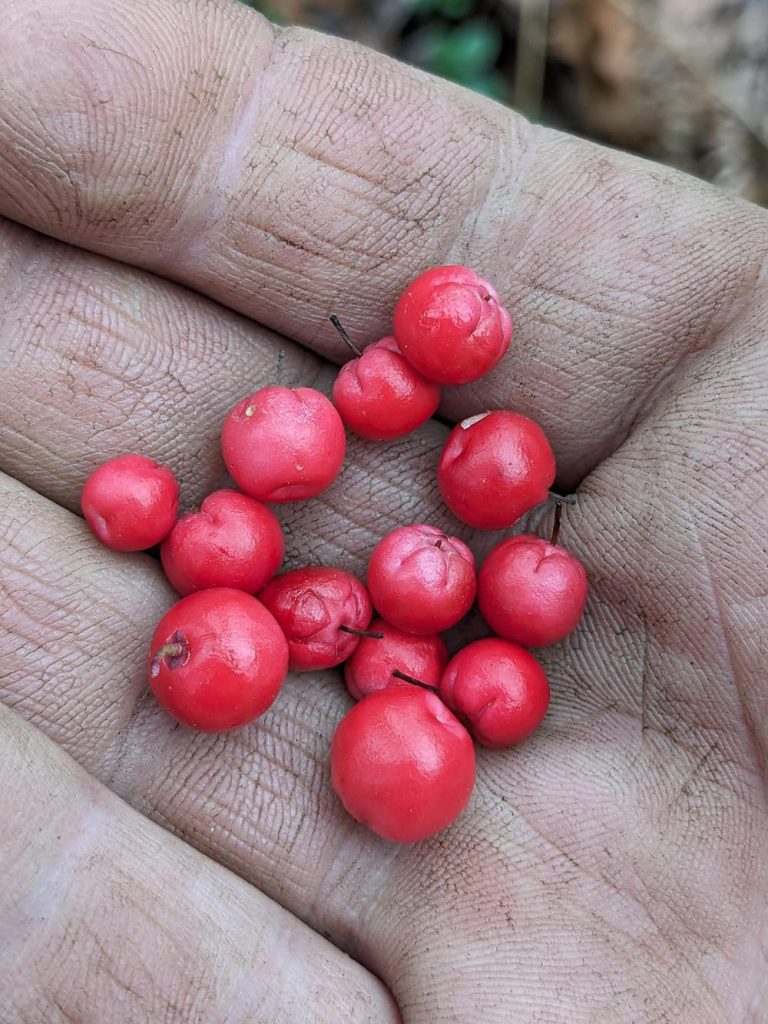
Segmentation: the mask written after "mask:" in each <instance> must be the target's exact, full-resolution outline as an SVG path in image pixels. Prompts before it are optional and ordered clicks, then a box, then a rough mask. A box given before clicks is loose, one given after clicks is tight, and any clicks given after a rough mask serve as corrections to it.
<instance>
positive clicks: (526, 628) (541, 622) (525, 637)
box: [477, 533, 587, 647]
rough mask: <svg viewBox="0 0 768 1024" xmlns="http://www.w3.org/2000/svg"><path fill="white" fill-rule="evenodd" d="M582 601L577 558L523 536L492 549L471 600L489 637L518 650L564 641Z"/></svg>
mask: <svg viewBox="0 0 768 1024" xmlns="http://www.w3.org/2000/svg"><path fill="white" fill-rule="evenodd" d="M586 599H587V574H586V572H585V571H584V566H583V565H582V564H581V562H580V561H579V560H578V558H576V557H574V555H572V554H571V553H570V552H569V551H566V550H565V548H563V547H560V545H559V544H551V543H550V542H549V541H547V540H543V539H542V538H541V537H535V536H533V535H532V534H528V533H526V534H519V535H518V536H516V537H509V538H507V539H506V540H503V541H502V542H501V543H500V544H497V545H496V547H495V548H494V549H493V550H492V551H491V553H490V554H489V555H488V557H487V558H486V560H485V562H484V563H483V567H482V569H481V570H480V574H479V576H478V582H477V601H478V604H479V606H480V611H481V612H482V614H483V617H484V618H485V621H486V622H487V623H488V625H489V626H490V627H491V629H492V630H493V631H494V633H498V634H499V636H503V637H505V638H506V639H507V640H513V641H514V642H515V643H518V644H522V645H523V646H524V647H543V646H545V645H546V644H554V643H557V641H558V640H562V639H563V637H565V636H568V634H569V633H570V632H571V631H572V630H574V629H575V628H576V626H577V625H578V623H579V620H580V619H581V616H582V614H583V613H584V604H585V602H586Z"/></svg>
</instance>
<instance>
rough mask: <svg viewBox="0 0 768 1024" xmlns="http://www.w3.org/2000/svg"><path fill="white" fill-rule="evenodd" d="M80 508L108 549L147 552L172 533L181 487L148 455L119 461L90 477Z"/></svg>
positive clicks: (121, 456)
mask: <svg viewBox="0 0 768 1024" xmlns="http://www.w3.org/2000/svg"><path fill="white" fill-rule="evenodd" d="M80 503H81V506H82V509H83V515H84V516H85V521H86V522H87V523H88V525H89V526H90V528H91V529H92V530H93V532H94V533H95V534H96V536H97V537H98V538H99V540H100V541H101V542H102V543H103V544H106V545H107V547H110V548H114V549H115V550H116V551H145V550H146V549H147V548H151V547H154V545H155V544H159V543H160V541H161V540H164V538H165V537H167V536H168V534H169V533H170V532H171V530H172V529H173V524H174V523H175V522H176V515H177V512H178V509H179V485H178V483H177V482H176V477H175V476H174V475H173V473H172V472H171V471H170V469H168V468H167V467H166V466H161V465H160V464H159V463H157V462H153V460H152V459H148V458H146V456H144V455H120V456H119V457H118V458H116V459H110V461H109V462H105V463H103V465H101V466H99V468H98V469H95V470H94V471H93V473H91V475H90V476H89V477H88V479H87V480H86V482H85V487H83V493H82V497H81V502H80Z"/></svg>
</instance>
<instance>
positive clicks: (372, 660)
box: [344, 619, 448, 700]
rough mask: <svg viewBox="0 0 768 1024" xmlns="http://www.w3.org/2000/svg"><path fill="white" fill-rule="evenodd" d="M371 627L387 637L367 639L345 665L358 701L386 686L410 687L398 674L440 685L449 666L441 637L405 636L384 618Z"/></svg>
mask: <svg viewBox="0 0 768 1024" xmlns="http://www.w3.org/2000/svg"><path fill="white" fill-rule="evenodd" d="M368 628H369V629H370V631H371V632H372V633H383V634H384V636H383V638H382V639H380V640H378V639H373V638H368V637H364V638H363V639H362V640H361V641H360V643H359V644H358V645H357V647H356V648H355V650H354V651H353V652H352V654H351V655H350V657H349V658H348V660H347V661H346V663H345V665H344V681H345V682H346V684H347V689H348V690H349V692H350V693H351V694H352V696H353V697H354V698H355V700H359V699H360V698H361V697H365V696H366V694H369V693H375V692H376V690H383V689H385V688H386V687H387V686H409V685H411V684H410V683H409V682H408V681H407V680H404V679H402V678H401V676H397V675H394V674H393V673H395V672H399V673H401V674H402V675H406V676H410V677H411V678H413V679H417V680H418V681H419V682H420V683H424V685H425V686H434V687H435V688H437V687H438V686H439V684H440V677H441V675H442V674H443V669H444V668H445V666H446V664H447V663H448V652H447V650H446V648H445V643H444V642H443V639H442V637H439V636H415V635H414V634H413V633H404V632H403V631H402V630H401V629H396V628H395V627H394V626H391V625H390V624H389V623H388V622H385V621H384V619H374V620H373V622H372V623H371V624H370V626H369V627H368Z"/></svg>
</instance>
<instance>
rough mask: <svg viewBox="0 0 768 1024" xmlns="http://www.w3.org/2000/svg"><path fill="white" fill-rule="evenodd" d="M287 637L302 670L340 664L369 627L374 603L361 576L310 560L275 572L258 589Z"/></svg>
mask: <svg viewBox="0 0 768 1024" xmlns="http://www.w3.org/2000/svg"><path fill="white" fill-rule="evenodd" d="M259 600H260V601H262V602H263V603H264V606H265V607H266V608H268V609H269V610H270V612H271V613H272V614H273V615H274V616H275V618H276V619H277V621H278V623H279V624H280V627H281V629H282V630H283V632H284V633H285V636H286V638H287V640H288V648H289V652H290V667H291V668H292V669H295V670H296V671H299V672H306V671H309V670H311V669H323V668H332V667H333V666H334V665H340V664H341V662H342V661H344V660H345V659H346V658H348V657H349V655H350V654H351V653H352V651H354V649H355V648H356V647H357V645H358V643H360V635H359V634H360V633H361V632H364V633H365V632H367V627H368V623H369V622H370V621H371V616H372V614H373V609H372V608H371V601H370V598H369V597H368V592H367V590H366V589H365V587H364V586H363V584H362V583H361V582H360V580H359V579H358V578H357V577H356V576H353V575H352V574H351V573H348V572H345V571H344V570H343V569H335V568H330V567H327V566H309V567H306V568H302V569H292V570H291V571H290V572H285V573H281V574H280V575H279V576H275V577H274V579H272V580H271V581H270V582H269V583H268V584H267V585H266V587H265V588H264V589H263V590H262V591H261V593H260V594H259Z"/></svg>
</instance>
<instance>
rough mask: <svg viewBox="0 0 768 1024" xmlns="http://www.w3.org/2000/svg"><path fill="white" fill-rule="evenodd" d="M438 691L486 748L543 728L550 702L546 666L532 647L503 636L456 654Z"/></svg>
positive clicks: (508, 743)
mask: <svg viewBox="0 0 768 1024" xmlns="http://www.w3.org/2000/svg"><path fill="white" fill-rule="evenodd" d="M439 692H440V696H441V697H442V698H443V700H444V701H445V703H446V704H447V705H448V707H449V708H452V709H453V710H454V711H455V712H456V714H457V715H458V716H459V718H460V719H461V720H462V721H464V722H466V723H467V728H468V729H469V731H470V732H471V733H472V735H473V736H474V737H475V739H476V740H477V742H478V743H482V744H483V745H484V746H486V747H496V748H502V747H510V746H512V745H513V744H515V743H520V742H521V741H522V740H524V739H525V738H526V737H527V736H530V735H531V733H532V732H534V731H535V730H536V729H537V728H538V727H539V725H540V724H541V720H542V719H543V718H544V715H545V714H546V711H547V707H548V706H549V683H548V682H547V677H546V675H545V674H544V669H543V668H542V667H541V665H540V664H539V663H538V661H537V660H536V659H535V658H534V656H533V655H532V654H531V653H530V651H526V649H525V648H524V647H519V646H518V645H517V644H513V643H510V642H509V641H508V640H501V639H499V638H498V637H489V638H487V639H485V640H476V641H475V642H474V643H472V644H468V645H467V646H466V647H464V648H462V650H460V651H459V652H458V654H455V655H454V656H453V657H452V658H451V660H450V661H449V662H448V666H447V668H446V669H445V672H444V673H443V678H442V679H441V681H440V691H439Z"/></svg>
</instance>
